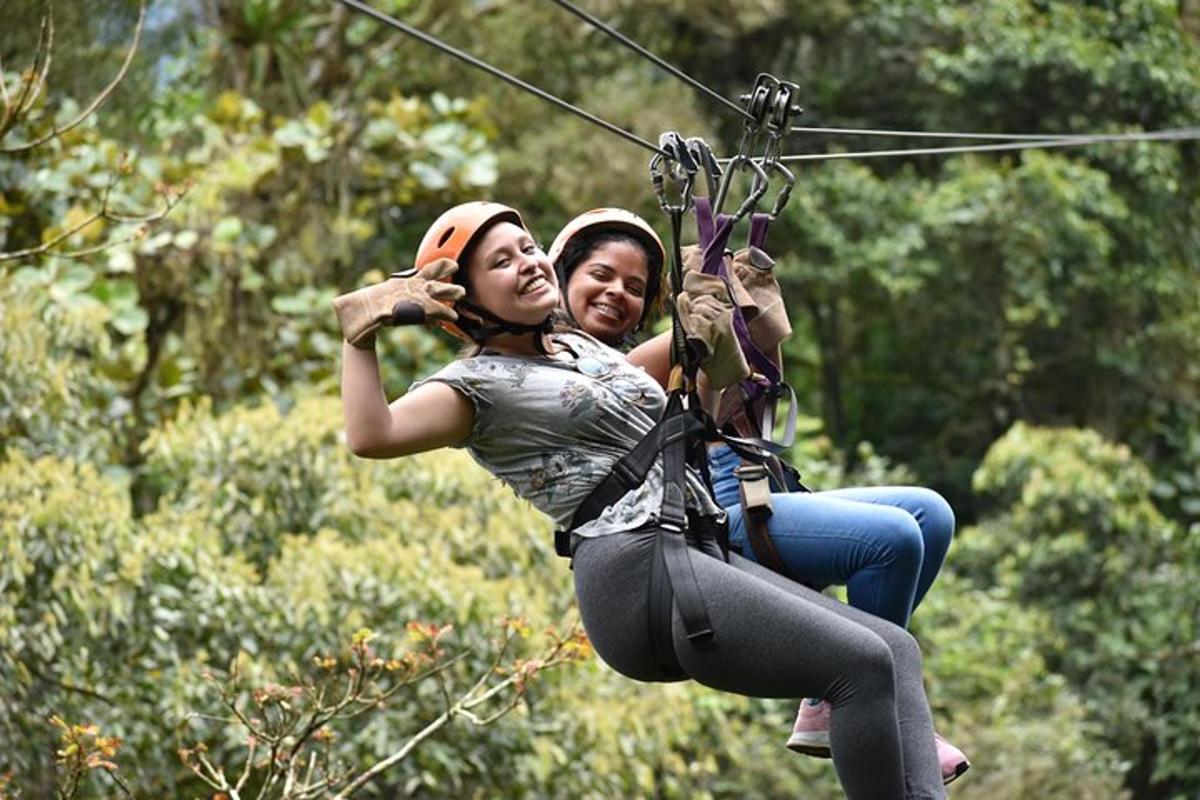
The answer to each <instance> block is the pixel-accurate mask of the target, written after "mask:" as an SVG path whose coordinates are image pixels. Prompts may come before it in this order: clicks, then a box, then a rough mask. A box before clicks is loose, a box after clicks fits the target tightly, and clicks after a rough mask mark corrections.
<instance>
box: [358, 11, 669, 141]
mask: <svg viewBox="0 0 1200 800" xmlns="http://www.w3.org/2000/svg"><path fill="white" fill-rule="evenodd" d="M337 2H339V3H341V4H342V5H344V6H347V7H348V8H352V9H354V10H355V11H358V12H360V13H362V14H365V15H367V16H369V17H371V18H372V19H374V20H376V21H378V22H382V23H383V24H385V25H390V26H391V27H393V28H395V29H396V30H398V31H400V32H402V33H404V34H407V35H408V36H411V37H412V38H414V39H417V40H418V41H420V42H423V43H425V44H427V45H429V46H430V47H433V48H435V49H437V50H440V51H442V52H443V53H446V54H447V55H450V56H454V57H455V58H457V59H458V60H460V61H463V62H466V63H467V64H470V65H471V66H473V67H475V68H476V69H480V70H483V71H484V72H486V73H488V74H489V75H491V76H492V77H494V78H499V79H500V80H502V81H504V82H505V83H508V84H511V85H513V86H516V87H517V88H518V89H521V90H523V91H526V92H528V93H530V94H532V95H533V96H535V97H537V98H540V99H541V100H545V101H546V102H547V103H550V104H552V105H554V106H557V107H558V108H560V109H562V110H563V111H567V112H569V113H571V114H574V115H575V116H577V117H579V118H581V119H584V120H587V121H588V122H590V123H592V124H593V125H597V126H599V127H601V128H603V129H604V130H606V131H608V132H609V133H613V134H616V135H617V136H620V137H621V138H623V139H625V140H626V141H629V142H632V143H634V144H636V145H638V146H639V147H643V148H645V149H647V150H649V151H650V152H652V153H658V154H660V155H666V153H664V152H663V151H662V150H660V149H659V148H658V147H657V146H655V145H654V144H652V143H651V142H648V141H646V140H645V139H643V138H642V137H640V136H638V135H637V134H635V133H631V132H629V131H627V130H625V129H624V128H621V127H618V126H616V125H614V124H612V123H611V122H608V121H607V120H604V119H601V118H600V117H597V116H596V115H595V114H590V113H588V112H587V111H584V110H583V109H581V108H576V107H575V106H573V105H571V104H570V103H568V102H567V101H566V100H563V99H561V98H559V97H556V96H555V95H552V94H550V93H549V92H547V91H545V90H544V89H539V88H538V87H536V86H534V85H533V84H530V83H526V82H525V81H523V80H521V79H520V78H517V77H515V76H513V75H509V74H508V73H507V72H505V71H504V70H502V69H499V68H498V67H494V66H492V65H491V64H489V63H487V62H486V61H483V60H482V59H479V58H476V57H475V56H473V55H471V54H470V53H467V52H465V51H463V50H459V49H458V48H457V47H453V46H451V45H449V44H446V43H445V42H443V41H442V40H441V39H438V38H437V37H436V36H432V35H430V34H428V33H425V32H424V31H422V30H419V29H417V28H414V27H413V26H411V25H408V24H406V23H403V22H401V21H400V20H398V19H396V18H395V17H392V16H389V15H388V14H385V13H383V12H382V11H379V10H378V9H375V8H372V7H371V6H369V5H367V4H366V3H363V2H360V0H337Z"/></svg>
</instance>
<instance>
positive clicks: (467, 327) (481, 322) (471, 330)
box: [454, 299, 554, 355]
mask: <svg viewBox="0 0 1200 800" xmlns="http://www.w3.org/2000/svg"><path fill="white" fill-rule="evenodd" d="M454 305H455V308H457V309H459V310H461V311H467V312H469V313H470V314H473V315H475V316H476V317H479V319H478V320H476V319H471V318H470V317H467V316H463V315H462V314H460V315H459V317H458V321H457V322H456V323H455V324H456V325H458V327H459V328H460V329H462V331H463V333H465V334H467V335H468V336H470V337H471V339H473V340H474V341H475V342H476V343H477V344H483V343H484V342H485V341H486V340H487V339H489V338H490V337H492V336H495V335H496V334H498V333H514V334H522V333H530V334H533V347H534V349H535V350H537V351H538V352H539V353H541V354H542V355H546V345H545V342H544V341H543V339H544V336H543V334H547V333H550V331H551V330H553V328H554V313H553V312H551V313H549V314H547V315H546V318H545V319H544V320H542V321H541V322H539V323H538V324H537V325H526V324H524V323H521V322H510V321H509V320H506V319H501V318H500V317H498V316H496V315H495V314H493V313H492V312H491V311H488V310H487V309H486V308H484V307H483V306H480V305H477V304H475V303H472V302H471V301H470V300H466V299H463V300H459V301H458V302H456V303H455V304H454Z"/></svg>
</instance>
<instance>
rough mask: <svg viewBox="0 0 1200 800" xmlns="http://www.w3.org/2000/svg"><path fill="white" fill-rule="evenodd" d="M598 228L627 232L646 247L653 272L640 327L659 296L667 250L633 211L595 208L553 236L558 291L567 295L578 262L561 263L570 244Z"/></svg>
mask: <svg viewBox="0 0 1200 800" xmlns="http://www.w3.org/2000/svg"><path fill="white" fill-rule="evenodd" d="M599 230H611V231H620V232H622V233H627V234H629V235H630V236H632V237H633V238H634V239H636V240H638V241H639V242H641V243H642V246H643V247H644V248H645V249H646V254H647V256H648V260H649V262H650V263H649V267H650V274H649V275H647V276H646V304H645V307H644V308H643V309H642V318H641V319H640V320H638V328H641V326H642V323H643V322H645V321H646V316H647V315H648V314H649V313H650V310H651V307H652V306H654V305H655V302H656V301H657V299H658V293H659V287H660V286H661V285H662V266H663V264H665V263H666V260H667V251H666V248H664V247H663V243H662V240H661V239H659V238H658V234H657V233H655V232H654V228H651V227H650V223H648V222H646V220H644V219H642V218H641V217H639V216H638V215H637V214H634V213H633V212H632V211H626V210H625V209H623V208H593V209H592V210H591V211H585V212H583V213H582V214H580V215H579V216H578V217H576V218H575V219H573V220H571V221H570V222H568V223H567V224H566V225H565V226H564V227H563V229H562V230H561V231H559V233H558V236H555V237H554V242H553V244H551V245H550V250H549V251H547V253H546V255H547V256H549V258H550V263H552V264H554V271H555V272H556V273H557V274H558V286H559V290H560V291H561V292H562V293H563V296H564V297H565V296H566V292H567V282H568V281H569V280H570V278H571V272H572V271H573V270H574V268H575V266H576V265H575V264H570V265H568V264H565V263H561V259H562V255H563V252H564V251H565V250H566V249H567V245H568V244H570V242H571V240H572V239H574V238H575V237H576V236H579V235H580V234H582V233H583V232H584V231H597V232H598V231H599ZM656 261H657V264H656V263H655V262H656ZM564 302H565V301H564ZM567 313H568V314H570V313H571V309H569V308H568V309H567Z"/></svg>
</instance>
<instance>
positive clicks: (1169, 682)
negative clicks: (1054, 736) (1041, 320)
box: [959, 425, 1200, 797]
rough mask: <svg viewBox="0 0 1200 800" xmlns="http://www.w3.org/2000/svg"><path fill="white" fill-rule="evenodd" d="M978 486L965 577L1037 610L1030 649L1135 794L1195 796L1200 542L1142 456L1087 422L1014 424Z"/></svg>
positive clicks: (1198, 775)
mask: <svg viewBox="0 0 1200 800" xmlns="http://www.w3.org/2000/svg"><path fill="white" fill-rule="evenodd" d="M976 487H977V489H978V490H979V491H980V492H981V493H982V494H983V495H984V496H986V497H988V498H989V499H990V500H991V501H993V502H995V503H996V504H997V507H998V509H999V513H997V514H995V515H992V516H989V517H987V518H986V519H985V521H984V523H983V524H982V525H981V526H980V527H979V528H978V529H977V530H975V531H972V532H971V535H972V536H973V537H975V538H976V539H978V541H975V542H972V545H971V546H970V547H969V548H968V551H967V552H966V553H965V554H964V553H962V552H961V551H960V553H959V557H960V558H962V559H963V560H964V567H965V569H966V571H967V572H968V574H971V575H973V580H974V581H975V582H976V583H977V584H979V585H980V586H989V585H995V586H999V587H1003V588H1004V589H1005V590H1006V591H1008V592H1011V593H1012V596H1013V598H1014V599H1015V600H1017V601H1019V602H1021V603H1023V604H1025V605H1028V606H1030V607H1034V608H1038V609H1040V610H1041V611H1042V612H1043V613H1045V614H1046V615H1047V616H1048V617H1049V619H1050V620H1051V621H1052V623H1053V628H1052V631H1051V632H1050V634H1049V635H1043V636H1041V637H1038V639H1040V642H1039V643H1038V647H1039V649H1040V650H1041V652H1042V653H1043V657H1044V658H1045V659H1046V662H1047V665H1048V666H1049V667H1050V668H1051V669H1053V670H1054V671H1056V672H1059V673H1061V674H1062V675H1063V676H1064V677H1065V678H1066V679H1067V680H1068V681H1069V682H1070V683H1071V685H1072V686H1074V687H1075V689H1076V691H1077V692H1079V694H1080V695H1081V696H1082V697H1083V698H1084V700H1085V705H1086V706H1087V708H1088V712H1089V717H1090V718H1091V719H1093V720H1094V721H1095V722H1096V723H1097V724H1098V725H1099V726H1100V730H1101V731H1103V733H1102V738H1104V739H1106V740H1107V741H1108V742H1109V744H1110V746H1111V747H1112V748H1113V749H1114V750H1116V751H1117V752H1119V753H1121V755H1122V757H1123V758H1124V759H1126V760H1128V761H1129V763H1130V764H1132V769H1131V772H1130V779H1129V784H1130V786H1131V787H1132V788H1133V789H1134V790H1135V793H1138V792H1142V791H1150V790H1153V791H1155V792H1158V793H1160V795H1159V796H1170V797H1185V796H1190V795H1192V794H1194V792H1195V790H1196V787H1197V786H1200V772H1198V771H1197V770H1196V767H1195V763H1196V758H1195V736H1194V730H1195V728H1194V725H1195V720H1196V719H1198V718H1200V717H1198V716H1197V715H1198V714H1200V707H1198V706H1197V703H1196V698H1197V696H1198V695H1197V684H1196V676H1197V675H1198V674H1200V672H1198V671H1197V669H1196V666H1197V663H1198V662H1197V651H1196V642H1197V637H1198V636H1200V628H1198V627H1197V626H1198V623H1200V619H1198V618H1197V615H1196V609H1197V608H1200V592H1198V590H1197V586H1200V581H1198V580H1197V579H1198V578H1200V548H1198V547H1197V543H1196V541H1195V539H1194V537H1190V536H1187V535H1185V534H1184V533H1183V531H1181V530H1180V529H1179V527H1178V526H1177V525H1176V524H1174V523H1172V522H1171V521H1169V520H1167V519H1166V518H1164V517H1163V516H1162V514H1161V513H1160V512H1159V511H1158V510H1157V509H1156V508H1155V506H1154V504H1153V502H1152V500H1151V488H1152V479H1151V477H1150V473H1149V471H1148V470H1147V469H1146V467H1145V465H1143V464H1142V463H1140V462H1139V461H1138V460H1137V459H1136V458H1135V457H1133V456H1132V455H1131V453H1130V451H1129V449H1128V448H1127V447H1125V446H1121V445H1113V444H1111V443H1109V442H1106V441H1105V440H1104V439H1103V438H1102V437H1100V436H1099V435H1098V434H1096V433H1094V432H1091V431H1078V430H1070V429H1064V430H1047V429H1037V428H1031V427H1029V426H1025V425H1017V426H1014V428H1013V430H1012V431H1010V432H1009V434H1008V435H1006V436H1005V438H1004V439H1002V440H1001V441H999V442H998V443H997V444H996V445H994V446H993V447H992V449H991V450H990V451H989V453H988V457H987V458H986V459H985V460H984V462H983V464H982V465H981V466H980V469H979V471H978V472H977V473H976Z"/></svg>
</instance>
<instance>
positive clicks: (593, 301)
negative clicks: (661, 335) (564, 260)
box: [566, 239, 650, 344]
mask: <svg viewBox="0 0 1200 800" xmlns="http://www.w3.org/2000/svg"><path fill="white" fill-rule="evenodd" d="M649 276H650V265H649V263H648V261H647V259H646V251H645V250H644V249H642V248H641V247H640V246H639V245H637V244H636V243H635V242H633V241H630V240H628V239H618V240H615V241H606V242H601V243H600V244H598V245H597V246H596V247H594V248H593V249H592V250H591V251H590V252H589V253H587V255H585V256H584V257H583V258H582V259H581V260H580V261H579V264H578V265H577V266H576V267H575V268H574V270H573V271H572V272H571V277H570V281H569V283H568V284H567V292H566V303H567V309H568V310H569V311H570V312H571V315H572V316H573V317H575V321H576V322H578V323H579V327H581V328H583V330H584V331H586V332H587V333H589V334H591V335H592V336H595V337H596V338H597V339H599V340H600V341H602V342H605V343H607V344H615V343H617V342H620V341H621V340H622V339H623V338H624V337H625V336H626V335H628V334H629V333H630V332H632V331H633V329H634V328H635V327H637V325H638V323H639V322H640V321H641V319H642V311H643V310H644V309H645V307H646V284H647V282H648V280H649Z"/></svg>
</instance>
